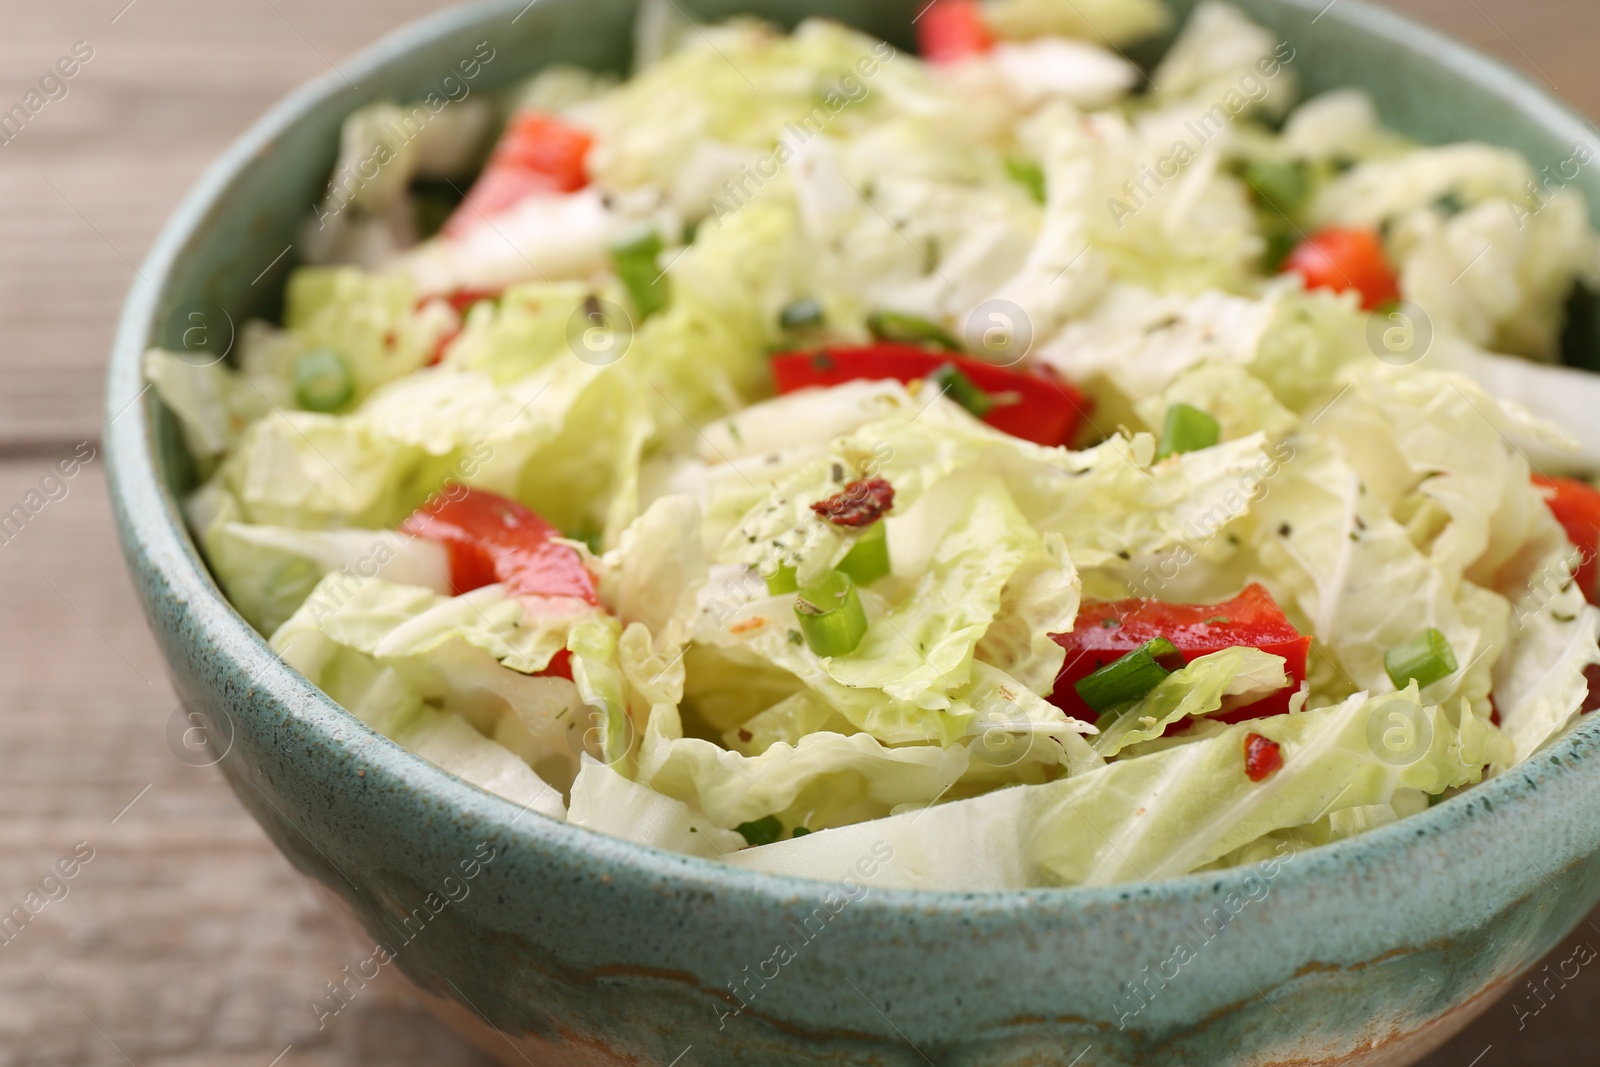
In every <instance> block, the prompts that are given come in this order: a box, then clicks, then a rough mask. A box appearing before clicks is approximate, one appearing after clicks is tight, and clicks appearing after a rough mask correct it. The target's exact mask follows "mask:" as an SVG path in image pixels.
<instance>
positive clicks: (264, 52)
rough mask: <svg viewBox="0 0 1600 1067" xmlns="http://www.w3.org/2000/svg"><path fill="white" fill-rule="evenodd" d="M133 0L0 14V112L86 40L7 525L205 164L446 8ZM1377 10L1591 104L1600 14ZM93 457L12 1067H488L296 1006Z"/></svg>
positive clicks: (55, 707)
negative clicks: (88, 50)
mask: <svg viewBox="0 0 1600 1067" xmlns="http://www.w3.org/2000/svg"><path fill="white" fill-rule="evenodd" d="M125 5H127V0H93V2H90V0H55V2H51V3H44V2H41V0H0V110H3V109H5V108H8V107H9V106H10V104H11V103H12V102H14V101H16V100H20V99H21V97H22V95H23V94H24V93H25V92H26V91H27V89H28V88H29V86H30V85H32V84H33V83H35V82H36V81H37V79H38V77H39V75H40V74H42V73H43V72H44V71H45V69H46V68H47V67H48V66H50V65H51V64H52V63H54V62H55V60H56V59H57V57H59V56H61V55H63V54H65V53H66V52H67V51H68V50H69V49H70V47H71V46H72V44H73V42H75V41H79V40H85V41H88V42H90V44H91V45H92V47H93V48H94V50H95V54H94V58H93V59H92V60H91V61H90V62H89V63H88V64H87V65H85V66H84V67H83V69H82V70H81V72H80V73H79V74H78V75H77V76H76V77H75V78H74V79H73V80H72V81H71V83H70V92H69V95H68V96H67V97H66V98H64V99H61V100H57V101H54V102H52V103H50V104H49V105H48V106H47V107H46V108H45V109H44V110H43V111H42V112H40V113H39V115H37V116H36V117H35V119H34V120H33V121H32V122H31V123H30V124H29V126H28V127H27V128H26V129H25V130H24V131H23V132H22V134H21V135H20V136H18V137H17V138H16V139H15V140H14V141H12V142H11V143H9V144H5V145H3V146H0V202H3V203H5V204H6V210H5V211H4V213H0V372H4V375H5V377H4V381H5V383H6V385H5V388H4V389H3V390H0V510H4V509H5V508H8V507H9V506H10V505H11V504H12V503H13V502H15V501H18V500H20V499H21V498H22V497H23V495H24V494H25V493H27V492H28V491H29V490H30V489H33V488H36V487H37V486H38V483H39V478H40V477H41V476H42V475H43V474H44V473H45V471H46V469H47V467H48V465H49V464H50V463H52V462H53V461H54V460H55V459H57V458H62V457H65V456H66V455H68V454H69V453H71V451H72V448H73V446H74V445H75V444H76V443H77V442H79V441H84V440H88V441H94V440H95V439H96V437H97V433H98V422H99V414H98V412H99V402H100V378H101V374H102V368H103V361H104V353H105V351H106V349H107V346H108V344H109V341H110V335H111V329H112V324H113V320H114V317H115V315H116V311H117V307H118V305H119V303H120V301H121V299H122V296H123V293H124V292H125V290H126V289H127V287H128V285H129V283H130V281H131V280H132V279H133V278H134V276H135V264H137V263H138V262H139V261H140V259H141V258H142V256H143V255H144V253H145V251H146V249H147V248H148V246H149V244H150V241H151V239H152V238H153V237H154V235H155V232H156V230H157V228H158V227H159V226H160V224H161V221H162V220H163V219H164V217H165V216H166V214H167V213H168V212H169V211H170V210H171V209H172V207H173V205H175V204H176V203H177V201H178V199H179V198H180V197H181V196H182V195H183V193H184V191H185V189H187V187H188V186H189V185H190V184H191V183H192V182H193V181H194V180H195V178H196V177H197V176H198V174H199V173H200V171H201V169H202V168H203V167H204V166H205V164H206V163H207V162H208V161H209V160H210V159H211V158H212V157H213V156H214V155H215V154H216V153H217V152H218V151H219V150H220V149H221V148H222V147H223V146H224V145H225V144H227V142H228V141H229V140H230V139H232V138H233V137H234V136H236V135H237V134H238V133H239V132H240V131H241V130H243V129H244V127H245V126H246V125H247V124H248V123H249V122H250V121H251V120H252V119H253V118H255V117H256V116H257V115H259V114H260V113H261V112H262V111H263V110H264V109H265V108H266V107H267V106H268V105H270V104H271V103H272V102H273V101H274V100H275V99H277V98H278V97H279V96H281V95H282V94H283V93H284V92H285V91H287V90H288V89H289V88H291V87H292V86H294V85H295V84H297V83H299V82H301V81H303V80H305V79H307V78H309V77H312V76H315V75H317V74H320V73H322V72H323V71H325V70H327V69H328V67H329V66H330V64H332V63H338V62H339V61H340V60H342V58H343V57H345V56H347V55H348V54H349V53H350V52H351V51H353V50H354V49H356V48H358V47H360V46H361V45H363V44H365V43H367V42H368V41H370V40H371V39H373V38H375V37H377V36H378V35H380V34H381V33H383V32H386V31H387V30H389V29H391V28H393V27H394V26H397V25H399V24H401V23H403V22H405V21H408V20H409V19H411V18H414V17H417V16H419V15H422V14H425V13H427V12H428V11H430V10H432V9H434V8H436V7H438V6H442V5H438V4H436V3H432V2H429V0H387V2H384V3H379V2H377V0H359V2H356V0H346V2H326V0H324V2H313V0H229V2H225V3H224V2H215V0H210V2H207V0H134V3H133V4H132V5H127V6H125ZM1394 6H1397V7H1400V8H1402V9H1404V10H1407V11H1409V12H1411V13H1414V14H1416V15H1418V16H1419V17H1421V18H1423V19H1424V20H1426V21H1428V22H1431V23H1433V24H1435V25H1438V26H1441V27H1442V28H1444V29H1446V30H1447V31H1449V32H1452V33H1454V34H1457V35H1458V36H1460V37H1462V38H1463V39H1465V40H1467V41H1469V42H1471V43H1473V44H1475V45H1478V46H1480V47H1482V48H1484V49H1485V50H1487V51H1490V52H1492V53H1495V54H1497V55H1500V56H1502V57H1504V58H1505V59H1506V60H1507V61H1509V62H1510V63H1512V64H1513V65H1515V66H1519V67H1522V68H1523V69H1525V70H1528V71H1529V72H1530V73H1532V74H1533V75H1534V76H1535V77H1536V78H1540V79H1543V80H1545V81H1546V82H1548V83H1550V84H1551V85H1552V86H1553V87H1554V89H1555V91H1557V92H1559V93H1560V94H1561V95H1563V96H1565V97H1566V98H1567V99H1569V100H1571V101H1572V102H1573V103H1575V104H1577V105H1578V106H1579V107H1580V108H1583V109H1584V110H1585V111H1587V112H1588V113H1589V114H1591V115H1600V65H1597V64H1595V62H1594V60H1593V56H1592V49H1591V47H1590V45H1591V43H1592V42H1594V41H1596V40H1600V4H1595V3H1593V2H1592V0H1403V2H1400V3H1397V4H1395V5H1394ZM99 466H100V461H99V460H98V459H97V460H96V461H94V462H92V463H90V464H89V466H88V467H87V468H86V469H85V470H84V471H83V472H82V473H80V474H79V475H78V477H77V478H75V479H73V480H72V481H71V482H70V483H69V485H68V493H67V495H66V497H65V498H64V499H61V500H58V501H55V502H52V503H50V504H49V505H48V506H47V507H46V508H45V509H44V510H43V511H41V512H40V513H39V515H38V516H37V517H36V518H35V519H34V520H33V521H32V522H31V523H30V524H29V525H28V527H26V528H25V529H24V530H23V531H22V532H21V533H20V534H19V535H18V536H16V537H15V538H14V539H12V540H10V541H9V542H7V543H3V544H0V603H3V604H6V605H9V606H10V607H11V609H12V610H10V611H8V612H6V613H5V615H4V616H3V617H0V618H3V623H0V626H3V634H4V638H3V641H0V667H3V670H0V709H4V710H3V714H4V715H5V718H6V728H5V732H4V735H3V737H4V740H3V741H0V813H3V817H0V912H3V911H8V910H9V909H10V908H11V907H12V906H13V905H16V904H20V903H22V902H23V901H24V900H25V899H26V897H27V895H28V894H29V893H30V892H34V891H37V890H38V889H39V887H40V883H41V880H42V879H43V878H44V877H45V875H46V873H47V872H48V871H49V870H50V869H51V868H52V867H53V865H55V864H56V863H57V862H58V861H59V860H61V859H62V858H64V857H66V856H68V855H70V854H71V853H72V851H73V849H74V847H75V846H76V845H77V844H78V843H79V842H85V843H86V847H88V848H92V849H93V850H94V858H93V859H92V860H91V861H90V862H88V863H87V864H86V865H84V866H82V868H81V869H80V870H79V871H78V872H77V874H76V875H75V877H73V878H72V879H71V880H70V881H68V882H66V883H65V890H66V895H65V896H64V897H63V898H62V899H59V900H56V901H53V902H50V903H49V904H48V905H46V906H45V907H44V908H43V910H42V911H40V912H39V914H38V915H37V916H36V917H35V918H34V919H33V920H32V921H31V922H29V923H28V924H27V925H26V926H25V927H24V928H23V929H22V930H21V932H20V933H18V934H17V935H16V936H14V937H12V938H11V939H10V940H9V941H5V942H0V1067H22V1065H30V1067H31V1065H35V1064H72V1065H99V1064H107V1065H115V1064H127V1063H131V1064H136V1065H138V1067H191V1065H192V1067H200V1065H205V1067H269V1064H271V1063H272V1062H273V1061H274V1059H275V1058H277V1057H279V1056H280V1055H282V1057H283V1058H282V1059H281V1060H279V1061H278V1063H279V1064H280V1067H302V1065H316V1067H335V1065H341V1067H353V1065H366V1064H383V1065H396V1067H410V1065H422V1064H447V1065H461V1067H482V1065H483V1064H485V1062H486V1061H484V1060H482V1059H480V1058H479V1057H478V1056H477V1054H475V1053H473V1052H471V1051H469V1050H467V1049H466V1048H465V1047H464V1046H462V1045H460V1044H459V1043H457V1042H456V1041H455V1040H454V1039H453V1038H451V1037H450V1036H448V1035H447V1034H445V1033H444V1032H442V1031H441V1030H440V1028H439V1027H438V1026H436V1025H435V1024H433V1023H432V1022H431V1021H430V1020H428V1019H427V1018H426V1017H425V1016H423V1015H421V1014H420V1013H419V1012H418V1011H417V1010H416V1008H415V1007H414V1006H413V1005H412V1004H411V1003H410V1002H409V1001H408V1000H407V999H406V998H405V997H404V996H403V994H402V993H401V991H400V990H399V989H397V988H395V987H394V986H393V985H392V984H385V983H386V981H392V979H380V980H379V981H378V982H376V983H374V984H372V985H370V986H369V987H368V988H367V989H366V990H364V991H363V993H362V995H361V997H360V998H359V999H358V1000H357V1001H356V1002H355V1003H354V1004H353V1005H352V1006H351V1008H350V1009H349V1010H348V1011H346V1012H345V1013H343V1014H341V1015H340V1016H339V1017H337V1018H336V1019H333V1020H330V1022H329V1025H328V1026H327V1027H326V1029H323V1030H319V1029H318V1028H317V1025H316V1016H315V1014H314V1013H313V1011H312V1010H311V1008H310V1002H311V1000H312V999H313V997H315V996H317V995H318V994H319V993H320V992H321V991H322V984H323V983H324V982H325V981H327V980H329V979H330V978H331V977H333V976H334V975H335V974H336V973H337V972H338V971H339V969H340V968H341V967H343V966H344V965H345V964H347V963H349V962H351V961H352V959H355V958H359V956H353V955H352V953H353V952H354V951H355V950H354V948H353V947H352V946H350V945H348V944H347V943H346V942H345V941H344V939H343V936H342V935H341V934H340V933H339V932H338V931H337V930H336V928H335V927H334V925H333V924H332V922H331V921H330V920H329V919H328V918H327V917H326V916H325V915H324V914H323V913H322V911H321V909H320V907H319V905H318V904H317V903H316V900H315V898H314V897H313V896H312V895H311V893H310V891H309V890H308V889H307V888H306V887H305V886H304V885H303V884H302V883H301V881H300V880H299V878H298V876H297V875H295V874H294V872H293V871H292V870H291V869H290V868H289V866H288V864H287V863H285V862H284V861H283V860H282V859H281V858H280V857H279V856H278V854H277V853H276V852H275V851H274V850H273V849H272V847H271V846H270V845H269V844H268V843H267V841H266V839H265V838H264V837H263V836H262V834H261V833H260V831H259V830H257V828H256V827H255V825H254V824H253V823H252V822H251V821H250V819H249V818H248V817H247V816H246V815H245V814H244V813H243V812H242V811H241V810H240V809H239V807H238V806H237V804H236V803H235V802H234V800H233V797H232V796H231V794H229V792H228V791H227V789H226V787H225V786H224V785H223V784H222V781H221V779H220V777H219V776H218V775H217V774H216V773H215V772H214V771H213V770H210V769H205V768H195V767H190V766H187V765H186V764H184V763H183V762H181V761H180V760H179V759H177V758H176V757H175V756H174V755H173V753H172V751H171V750H170V749H169V747H168V744H167V741H166V729H167V723H168V720H169V718H170V717H171V716H172V715H173V713H174V704H175V702H174V698H173V696H172V693H171V690H170V689H169V687H168V685H167V682H166V679H165V676H164V674H163V673H162V667H161V664H160V660H159V656H158V654H157V652H156V649H155V646H154V644H153V643H152V641H151V639H150V638H149V636H148V635H147V633H146V631H145V626H144V622H143V619H142V618H141V617H140V615H139V613H138V609H137V607H136V605H135V603H134V600H133V595H132V592H131V590H130V588H129V586H128V582H127V579H126V578H125V577H124V575H123V570H122V564H121V559H120V557H119V555H118V552H117V549H116V544H115V539H114V536H113V534H112V532H111V529H110V522H109V514H108V508H107V505H106V504H105V500H104V484H103V479H102V476H101V473H100V469H99ZM130 803H131V807H130V806H129V805H130ZM54 892H56V893H57V895H59V893H60V890H59V889H55V890H54ZM1579 943H1592V944H1594V945H1596V946H1600V925H1596V926H1586V927H1583V928H1581V929H1580V931H1579V933H1578V934H1577V935H1575V936H1574V938H1573V939H1572V940H1571V941H1569V943H1568V944H1567V945H1566V946H1563V948H1561V949H1558V950H1557V951H1556V952H1555V953H1553V954H1552V957H1551V963H1552V970H1557V971H1559V970H1560V968H1559V964H1560V963H1561V961H1564V960H1568V959H1571V958H1573V956H1572V954H1573V951H1574V947H1575V946H1576V945H1578V944H1579ZM1580 958H1583V957H1580ZM1572 966H1573V965H1572V964H1570V963H1569V964H1568V965H1567V968H1566V971H1567V973H1569V974H1570V973H1571V971H1572ZM1597 972H1600V967H1595V966H1592V965H1591V966H1588V967H1584V968H1582V970H1581V973H1580V974H1579V977H1578V978H1577V979H1575V980H1571V981H1567V982H1566V984H1565V986H1564V987H1563V986H1562V985H1561V983H1560V982H1551V983H1550V984H1549V985H1548V987H1547V989H1546V990H1542V991H1541V995H1540V996H1539V997H1535V995H1534V994H1533V993H1532V992H1530V991H1528V990H1526V989H1524V990H1523V991H1522V994H1521V999H1520V1000H1518V999H1517V998H1515V997H1513V998H1510V999H1508V1000H1507V1001H1504V1002H1502V1003H1500V1004H1497V1005H1496V1006H1494V1007H1493V1008H1492V1009H1491V1010H1490V1011H1489V1013H1488V1015H1487V1016H1485V1018H1484V1019H1483V1020H1481V1021H1480V1022H1479V1023H1477V1024H1475V1025H1474V1026H1473V1027H1471V1028H1470V1029H1469V1030H1468V1031H1467V1032H1466V1033H1465V1034H1463V1035H1461V1036H1460V1037H1459V1038H1458V1039H1456V1040H1455V1041H1454V1042H1452V1043H1451V1045H1450V1046H1449V1047H1448V1048H1447V1049H1445V1050H1444V1051H1442V1052H1441V1053H1439V1054H1438V1055H1436V1056H1434V1057H1432V1058H1430V1059H1429V1061H1428V1065H1429V1067H1469V1065H1470V1064H1474V1063H1476V1064H1477V1065H1478V1067H1515V1065H1524V1064H1526V1065H1534V1064H1540V1065H1542V1064H1549V1063H1579V1062H1591V1061H1593V1060H1594V1059H1595V1058H1596V1056H1595V1051H1594V1050H1595V1049H1596V1047H1597V1046H1600V1040H1597V1039H1596V1038H1595V1037H1594V1036H1592V1034H1591V1032H1590V1031H1591V1027H1590V1024H1589V1019H1590V1018H1591V1017H1592V1014H1593V1010H1594V1005H1595V1004H1596V1002H1597V1000H1600V976H1597ZM1546 1002H1548V1003H1546ZM1534 1012H1537V1014H1534ZM286 1049H287V1053H285V1050H286ZM1480 1056H1481V1059H1478V1057H1480ZM686 1067H687V1065H686Z"/></svg>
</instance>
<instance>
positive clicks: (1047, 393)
mask: <svg viewBox="0 0 1600 1067" xmlns="http://www.w3.org/2000/svg"><path fill="white" fill-rule="evenodd" d="M946 364H954V365H955V367H956V369H957V370H959V371H960V372H961V373H962V374H964V375H966V376H967V378H968V379H969V380H970V381H971V382H972V384H973V385H976V386H977V387H978V388H979V389H982V390H983V391H984V392H985V393H988V394H989V397H990V399H992V400H993V401H994V402H995V403H994V407H993V408H991V409H990V411H989V413H988V414H987V415H985V416H984V418H983V421H984V422H986V423H988V424H989V425H990V426H993V427H994V428H995V429H997V430H1000V431H1002V432H1004V433H1008V434H1010V435H1011V436H1013V437H1020V438H1022V439H1023V440H1025V441H1032V442H1034V443H1035V444H1041V445H1064V444H1068V443H1069V442H1071V441H1072V439H1073V437H1074V436H1076V434H1077V432H1078V424H1079V421H1080V420H1081V419H1082V418H1083V417H1084V414H1085V413H1086V412H1087V411H1088V409H1089V406H1090V401H1089V398H1088V397H1086V396H1084V395H1083V394H1082V393H1080V392H1078V390H1076V389H1074V388H1073V387H1072V386H1070V385H1068V384H1067V383H1066V382H1062V381H1058V380H1056V379H1055V378H1054V377H1049V378H1047V377H1045V376H1044V375H1043V374H1031V373H1024V372H1022V371H1017V370H1012V369H1010V368H1007V367H997V366H995V365H994V364H992V363H986V362H984V361H983V360H981V359H974V358H972V357H970V356H954V355H950V354H949V353H945V352H935V351H931V350H929V349H926V348H919V347H917V346H916V345H909V344H900V343H897V342H883V343H880V344H870V345H841V346H838V347H834V348H824V349H819V350H817V351H815V352H785V353H782V354H781V355H777V356H773V357H772V377H773V380H774V381H775V382H776V383H777V387H778V392H779V393H792V392H794V391H795V390H796V389H804V388H806V387H808V386H831V385H842V384H844V383H845V382H853V381H857V380H860V379H865V380H868V381H872V380H882V379H892V380H893V381H897V382H914V381H919V380H920V379H923V378H926V377H927V376H928V375H930V374H932V373H933V372H934V371H936V370H938V369H939V368H940V367H942V366H944V365H946Z"/></svg>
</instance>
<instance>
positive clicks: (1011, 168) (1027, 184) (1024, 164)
mask: <svg viewBox="0 0 1600 1067" xmlns="http://www.w3.org/2000/svg"><path fill="white" fill-rule="evenodd" d="M1006 177H1008V178H1010V179H1011V180H1012V181H1014V182H1016V183H1017V184H1018V185H1021V186H1022V187H1023V188H1024V189H1027V190H1028V192H1029V193H1030V194H1031V195H1032V196H1033V198H1034V199H1035V200H1037V201H1038V202H1039V203H1041V204H1042V203H1044V193H1045V186H1044V168H1043V167H1041V166H1039V164H1037V163H1035V162H1034V161H1033V160H1031V159H1022V158H1020V157H1018V156H1012V157H1011V158H1009V159H1007V160H1006Z"/></svg>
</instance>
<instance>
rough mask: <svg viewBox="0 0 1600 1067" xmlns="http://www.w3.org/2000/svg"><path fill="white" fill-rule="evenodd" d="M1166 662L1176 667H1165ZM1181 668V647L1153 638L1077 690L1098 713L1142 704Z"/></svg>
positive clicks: (1106, 667)
mask: <svg viewBox="0 0 1600 1067" xmlns="http://www.w3.org/2000/svg"><path fill="white" fill-rule="evenodd" d="M1162 660H1166V661H1167V663H1169V664H1172V665H1173V666H1171V667H1169V666H1165V665H1163V663H1162ZM1180 665H1181V654H1180V653H1179V652H1178V646H1176V645H1174V644H1173V643H1172V642H1171V641H1168V640H1167V639H1166V638H1165V637H1152V638H1151V639H1150V640H1148V641H1146V642H1145V643H1144V644H1142V645H1140V646H1139V647H1138V648H1136V649H1134V650H1133V651H1132V652H1129V653H1128V654H1127V655H1125V656H1123V657H1122V658H1121V659H1119V660H1116V661H1115V662H1113V663H1108V664H1106V665H1105V666H1104V667H1101V668H1100V669H1099V670H1097V671H1095V672H1094V673H1093V674H1091V675H1089V676H1088V677H1087V678H1083V679H1080V680H1079V681H1078V683H1077V684H1076V685H1075V686H1074V687H1073V688H1075V689H1077V691H1078V695H1079V696H1080V697H1082V698H1083V702H1084V703H1085V704H1087V705H1089V706H1090V707H1091V708H1093V709H1094V710H1095V711H1097V712H1101V711H1105V710H1106V709H1107V708H1110V707H1114V706H1115V705H1117V704H1126V703H1127V702H1128V701H1130V700H1138V699H1139V698H1140V697H1142V696H1144V695H1145V694H1146V693H1148V692H1150V690H1152V689H1154V688H1155V687H1156V686H1157V685H1160V684H1161V679H1163V678H1165V677H1166V676H1167V675H1169V674H1171V673H1172V671H1173V669H1174V667H1176V666H1180Z"/></svg>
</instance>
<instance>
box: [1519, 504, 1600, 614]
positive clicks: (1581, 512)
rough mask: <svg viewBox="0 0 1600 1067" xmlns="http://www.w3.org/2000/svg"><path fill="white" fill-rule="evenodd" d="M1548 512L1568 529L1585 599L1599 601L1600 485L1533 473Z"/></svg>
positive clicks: (1590, 601) (1563, 527)
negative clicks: (1576, 551)
mask: <svg viewBox="0 0 1600 1067" xmlns="http://www.w3.org/2000/svg"><path fill="white" fill-rule="evenodd" d="M1533 484H1534V485H1536V486H1538V487H1539V489H1540V492H1541V493H1542V495H1543V496H1544V501H1545V503H1546V504H1547V505H1549V507H1550V512H1551V514H1553V515H1554V516H1555V517H1556V521H1557V522H1559V523H1560V524H1561V528H1562V529H1564V530H1566V531H1567V540H1569V541H1571V542H1572V544H1573V546H1574V547H1575V548H1577V550H1578V575H1577V577H1578V586H1579V588H1581V589H1582V590H1583V596H1584V599H1586V600H1588V601H1589V603H1591V604H1597V603H1600V588H1597V587H1596V586H1597V579H1600V489H1596V488H1595V487H1594V486H1592V485H1590V484H1589V483H1588V482H1580V481H1578V479H1576V478H1546V477H1545V476H1544V475H1542V474H1535V475H1534V476H1533Z"/></svg>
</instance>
